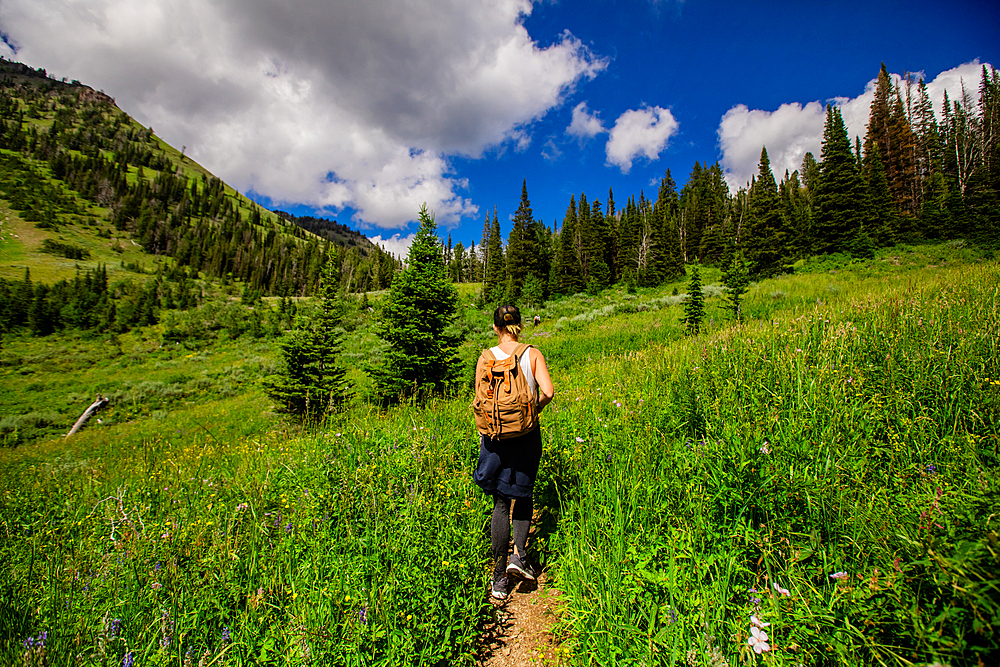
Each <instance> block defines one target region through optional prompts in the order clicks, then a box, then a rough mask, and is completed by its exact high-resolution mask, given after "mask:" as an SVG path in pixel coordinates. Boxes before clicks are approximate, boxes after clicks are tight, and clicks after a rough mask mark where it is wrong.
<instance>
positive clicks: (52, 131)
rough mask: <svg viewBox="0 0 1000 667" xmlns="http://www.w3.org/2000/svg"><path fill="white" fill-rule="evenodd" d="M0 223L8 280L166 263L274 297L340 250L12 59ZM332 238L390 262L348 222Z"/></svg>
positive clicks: (0, 99) (1, 101)
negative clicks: (30, 274) (29, 272)
mask: <svg viewBox="0 0 1000 667" xmlns="http://www.w3.org/2000/svg"><path fill="white" fill-rule="evenodd" d="M0 224H2V228H0V229H2V235H0V238H2V241H0V277H5V278H9V279H11V278H12V279H20V278H21V277H22V276H23V275H24V271H25V269H26V268H30V269H31V270H32V271H33V272H34V274H33V276H34V278H35V279H36V280H38V279H41V280H43V281H48V282H51V281H53V280H56V279H60V278H70V277H72V275H74V273H75V272H76V270H77V268H80V267H82V268H92V267H96V266H97V265H99V264H106V265H107V266H108V270H109V271H110V272H112V273H115V272H117V271H119V270H124V269H126V268H128V267H129V266H132V267H135V266H142V265H147V266H148V265H150V264H153V263H165V264H170V265H173V266H174V267H175V268H176V267H178V266H180V267H188V269H189V270H190V271H192V272H193V273H195V274H198V273H200V274H204V275H205V276H214V277H217V278H221V279H223V280H229V279H236V280H240V281H243V282H244V283H245V284H246V285H247V287H248V288H250V289H252V290H254V291H258V292H261V293H265V294H290V295H305V294H309V293H311V292H312V290H313V289H314V288H315V286H316V282H317V280H318V277H319V267H320V265H321V264H322V262H323V261H324V259H325V258H326V257H328V256H330V255H331V253H330V246H331V237H330V235H327V234H324V235H323V236H324V238H321V237H320V236H318V235H317V234H314V233H312V232H310V231H307V230H306V229H304V228H303V227H302V226H301V225H299V224H296V219H295V218H294V217H292V216H288V215H287V214H284V215H280V214H277V213H274V212H271V211H268V210H266V209H264V208H263V207H261V206H259V205H257V204H255V203H253V202H251V201H250V200H248V199H247V198H246V197H244V196H242V195H240V194H239V193H238V192H236V191H235V190H233V189H232V188H231V187H229V186H227V185H226V184H225V183H223V182H222V181H221V180H220V179H219V178H217V177H216V176H214V175H213V174H211V173H210V172H209V171H208V170H206V169H205V168H204V167H202V166H201V165H199V164H197V163H196V162H194V161H192V160H191V159H190V158H188V157H187V156H185V155H184V154H183V151H178V150H177V149H175V148H173V147H172V146H170V145H168V144H167V143H165V142H164V141H162V140H161V139H160V138H158V137H157V136H156V135H155V134H154V133H153V131H152V129H151V128H145V127H143V126H142V125H140V124H139V123H137V122H136V121H135V120H134V119H132V118H131V117H129V116H128V114H126V113H124V112H123V111H121V110H120V109H119V108H118V107H117V106H116V105H115V103H114V100H113V99H112V98H111V97H109V96H108V95H106V94H104V93H103V92H98V91H95V90H93V89H92V88H89V87H87V86H85V85H82V84H80V83H79V82H77V81H73V82H71V83H66V82H65V81H55V80H53V79H50V78H48V76H47V75H46V73H45V71H44V70H35V69H32V68H30V67H27V66H25V65H22V64H20V63H14V62H10V61H6V60H3V59H0ZM339 227H342V226H339ZM332 245H335V246H338V247H341V248H342V249H343V250H342V251H340V252H337V253H336V254H335V255H334V256H335V257H336V258H337V260H339V261H340V262H343V260H344V257H345V255H346V254H347V252H346V249H347V248H348V247H349V246H350V247H353V248H356V249H358V251H359V253H358V254H359V257H358V258H357V260H355V261H356V262H360V261H362V260H367V258H368V256H369V255H372V254H374V255H376V257H375V261H378V262H381V261H383V260H382V258H381V257H380V255H381V253H379V252H374V251H376V250H377V249H376V248H375V246H374V245H373V244H371V243H370V242H369V241H368V240H367V239H366V238H365V237H364V236H362V235H360V234H359V233H357V232H354V231H353V230H349V229H347V228H342V230H341V232H340V233H339V235H338V236H336V237H334V238H333V240H332ZM140 251H141V252H140ZM144 254H145V255H152V256H153V257H148V256H144ZM53 256H54V257H55V258H58V261H57V260H56V259H54V257H53ZM167 257H169V258H171V261H169V262H165V261H164V258H167ZM368 261H370V260H368ZM116 265H117V266H116ZM353 273H354V271H353V270H352V274H353ZM360 273H361V274H363V275H367V274H368V273H371V271H370V270H369V267H367V266H366V267H365V270H363V271H361V272H360ZM373 273H374V274H375V275H378V274H379V271H378V270H376V271H374V272H373ZM390 275H391V272H390ZM348 287H349V286H348Z"/></svg>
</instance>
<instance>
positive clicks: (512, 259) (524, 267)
mask: <svg viewBox="0 0 1000 667" xmlns="http://www.w3.org/2000/svg"><path fill="white" fill-rule="evenodd" d="M534 222H535V221H534V218H533V217H532V214H531V202H529V201H528V181H527V180H524V181H522V183H521V203H520V204H519V205H518V207H517V211H515V212H514V221H513V227H512V229H511V230H510V235H509V236H508V237H507V262H506V263H507V276H508V277H509V278H510V281H511V285H512V288H513V292H514V295H515V299H514V300H513V301H505V303H516V296H517V295H519V294H520V291H521V287H522V286H523V285H524V281H525V280H527V278H528V276H531V275H534V274H535V272H536V261H535V260H536V259H537V257H538V248H537V242H536V238H535V234H534Z"/></svg>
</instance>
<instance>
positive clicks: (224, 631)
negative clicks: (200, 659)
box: [222, 625, 231, 644]
mask: <svg viewBox="0 0 1000 667" xmlns="http://www.w3.org/2000/svg"><path fill="white" fill-rule="evenodd" d="M230 641H231V639H230V636H229V626H228V625H227V626H226V627H224V628H222V643H223V644H228V643H229V642H230Z"/></svg>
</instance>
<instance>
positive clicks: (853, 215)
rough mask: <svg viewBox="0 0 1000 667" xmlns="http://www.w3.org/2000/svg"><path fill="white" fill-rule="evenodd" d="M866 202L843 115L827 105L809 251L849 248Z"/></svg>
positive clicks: (859, 224) (862, 215) (858, 227)
mask: <svg viewBox="0 0 1000 667" xmlns="http://www.w3.org/2000/svg"><path fill="white" fill-rule="evenodd" d="M866 202H867V197H866V193H865V187H864V182H863V181H862V179H861V176H860V174H859V173H858V167H857V162H856V160H855V156H854V155H853V154H852V153H851V141H850V139H849V138H848V136H847V126H846V125H844V118H843V116H842V115H841V113H840V110H839V109H836V108H834V107H833V106H832V105H827V108H826V125H825V127H824V129H823V154H822V160H821V164H820V174H819V179H818V183H817V184H816V188H815V190H814V193H813V206H814V207H815V213H814V224H813V248H812V251H813V252H814V253H816V254H823V253H828V252H839V251H844V250H849V249H850V247H851V245H852V244H853V243H854V242H855V239H856V237H857V236H858V235H859V234H860V232H861V230H862V225H863V219H864V213H865V210H864V209H865V204H866Z"/></svg>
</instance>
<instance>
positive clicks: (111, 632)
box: [108, 618, 122, 639]
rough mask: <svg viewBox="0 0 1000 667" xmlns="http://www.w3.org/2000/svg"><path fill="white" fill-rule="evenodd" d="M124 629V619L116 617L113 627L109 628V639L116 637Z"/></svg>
mask: <svg viewBox="0 0 1000 667" xmlns="http://www.w3.org/2000/svg"><path fill="white" fill-rule="evenodd" d="M121 629H122V619H120V618H116V619H114V620H112V621H111V629H110V630H108V639H114V638H115V637H117V636H118V633H119V632H121Z"/></svg>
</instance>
